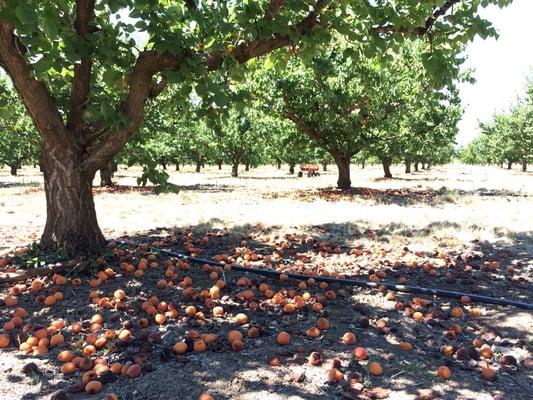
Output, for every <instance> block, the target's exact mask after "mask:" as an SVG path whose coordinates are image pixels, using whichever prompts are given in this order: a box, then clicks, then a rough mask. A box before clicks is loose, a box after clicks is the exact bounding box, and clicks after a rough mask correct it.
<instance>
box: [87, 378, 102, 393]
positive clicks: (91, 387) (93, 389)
mask: <svg viewBox="0 0 533 400" xmlns="http://www.w3.org/2000/svg"><path fill="white" fill-rule="evenodd" d="M85 391H86V392H87V393H89V394H96V393H100V392H101V391H102V382H100V381H89V382H87V384H86V385H85Z"/></svg>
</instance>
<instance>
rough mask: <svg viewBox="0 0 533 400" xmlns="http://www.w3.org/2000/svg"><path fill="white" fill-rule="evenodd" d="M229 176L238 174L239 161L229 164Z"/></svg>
mask: <svg viewBox="0 0 533 400" xmlns="http://www.w3.org/2000/svg"><path fill="white" fill-rule="evenodd" d="M231 176H233V177H234V178H236V177H238V176H239V163H234V164H233V165H232V166H231Z"/></svg>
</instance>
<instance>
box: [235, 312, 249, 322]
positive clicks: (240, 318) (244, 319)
mask: <svg viewBox="0 0 533 400" xmlns="http://www.w3.org/2000/svg"><path fill="white" fill-rule="evenodd" d="M235 321H236V322H237V323H238V324H240V325H244V324H246V323H247V322H248V316H247V315H246V314H244V313H239V314H237V315H236V316H235Z"/></svg>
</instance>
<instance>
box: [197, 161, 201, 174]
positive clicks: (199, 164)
mask: <svg viewBox="0 0 533 400" xmlns="http://www.w3.org/2000/svg"><path fill="white" fill-rule="evenodd" d="M200 168H202V162H201V161H196V172H200Z"/></svg>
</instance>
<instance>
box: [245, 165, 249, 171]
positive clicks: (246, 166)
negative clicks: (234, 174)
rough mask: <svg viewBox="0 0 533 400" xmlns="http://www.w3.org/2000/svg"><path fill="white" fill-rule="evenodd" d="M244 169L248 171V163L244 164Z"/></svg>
mask: <svg viewBox="0 0 533 400" xmlns="http://www.w3.org/2000/svg"><path fill="white" fill-rule="evenodd" d="M244 170H245V171H250V163H246V164H244Z"/></svg>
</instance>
